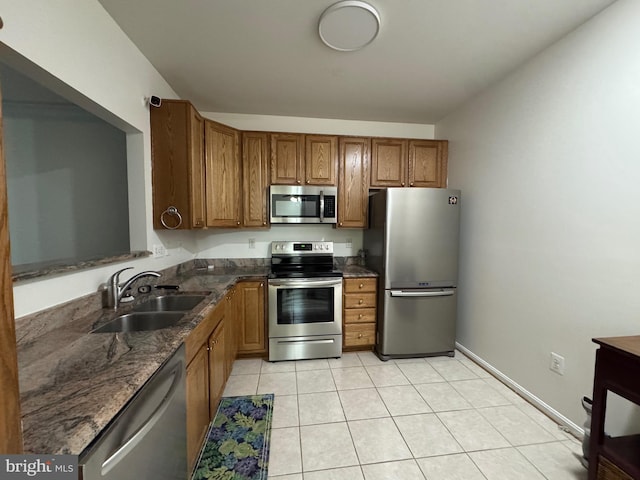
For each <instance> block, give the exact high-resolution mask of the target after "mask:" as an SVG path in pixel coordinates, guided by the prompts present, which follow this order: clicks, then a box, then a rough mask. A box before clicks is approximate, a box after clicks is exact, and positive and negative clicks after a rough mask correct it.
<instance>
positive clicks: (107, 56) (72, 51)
mask: <svg viewBox="0 0 640 480" xmlns="http://www.w3.org/2000/svg"><path fill="white" fill-rule="evenodd" d="M0 11H1V12H2V19H3V21H4V27H3V29H2V33H1V35H0V40H1V41H2V44H1V45H0V54H2V57H3V59H4V60H11V62H9V63H10V64H11V65H12V66H14V68H16V67H17V66H18V65H16V62H17V63H18V64H20V67H24V68H26V69H27V70H32V71H33V70H38V69H34V68H31V67H29V65H27V64H28V63H29V62H32V63H33V64H36V65H38V66H39V67H41V68H42V69H44V70H45V71H46V72H48V73H49V74H51V75H52V76H53V77H52V78H54V79H56V80H57V81H58V82H59V84H58V85H48V86H49V87H50V88H52V89H53V90H54V91H56V93H62V94H63V96H65V97H67V98H69V97H71V98H70V99H71V100H72V101H74V102H75V103H78V104H79V105H80V106H82V107H84V108H86V109H87V110H89V111H92V112H93V113H96V114H97V115H98V116H101V117H102V118H105V119H106V120H107V121H110V122H112V123H114V124H116V125H117V126H119V127H120V128H122V129H124V130H125V131H127V132H128V137H127V152H128V155H129V158H128V165H127V170H128V175H129V202H130V207H129V208H130V212H129V216H130V230H131V237H132V244H131V246H132V248H133V249H141V248H142V249H144V248H150V246H151V245H152V244H154V243H159V242H160V240H159V239H158V236H157V235H156V233H155V232H154V231H153V228H152V222H151V211H152V208H151V198H152V197H151V151H150V145H151V142H150V136H149V131H150V130H149V128H150V127H149V112H148V109H147V107H146V105H145V102H144V97H147V96H149V95H150V94H154V95H158V96H161V97H164V98H176V97H177V96H176V94H175V92H174V91H173V90H172V89H171V88H170V86H169V85H168V84H167V83H166V82H165V81H164V79H163V78H162V77H161V76H160V75H159V74H158V72H157V71H156V70H155V68H154V67H153V66H152V65H151V64H150V63H149V61H148V60H147V59H146V58H145V57H144V56H143V55H142V54H141V53H140V51H139V50H138V49H137V48H136V47H135V46H134V45H133V43H132V42H131V41H130V40H129V38H128V37H127V36H126V35H125V34H124V33H123V32H122V30H120V28H119V27H118V26H117V25H116V23H115V22H114V21H113V20H112V19H111V17H110V16H109V15H108V14H107V13H106V11H105V10H104V9H103V8H102V6H101V5H100V3H99V2H98V1H97V0H58V1H56V2H51V1H48V0H22V1H19V2H16V1H14V0H0ZM22 57H24V58H26V61H25V60H24V58H22ZM25 65H26V66H25ZM17 69H18V70H21V68H17ZM22 71H24V70H23V69H22ZM47 77H48V76H47ZM48 80H50V78H48ZM54 83H55V82H54ZM176 237H177V236H176V235H174V238H176ZM177 243H181V242H177ZM187 243H188V241H187ZM170 254H171V255H170V256H168V257H163V258H160V259H144V260H137V261H132V262H127V265H131V266H135V268H136V270H135V271H139V270H142V269H146V268H155V269H160V268H164V267H165V266H170V265H173V264H175V263H179V262H181V261H184V260H185V259H187V258H192V257H193V253H192V252H190V251H188V250H186V249H183V248H175V249H173V250H171V251H170ZM116 268H117V266H114V265H112V266H109V267H104V268H96V269H91V270H86V271H82V272H79V273H75V274H70V275H64V276H59V277H55V278H51V279H48V280H41V281H34V282H26V283H20V284H18V285H17V286H15V287H14V302H15V314H16V317H20V316H22V315H26V314H28V313H32V312H35V311H38V310H41V309H43V308H46V307H49V306H52V305H56V304H59V303H63V302H65V301H68V300H70V299H73V298H76V297H79V296H81V295H85V294H88V293H91V292H95V291H96V290H97V288H98V285H99V284H100V283H101V282H103V281H105V280H106V278H107V277H108V275H109V274H110V273H111V272H113V271H114V270H115V269H116Z"/></svg>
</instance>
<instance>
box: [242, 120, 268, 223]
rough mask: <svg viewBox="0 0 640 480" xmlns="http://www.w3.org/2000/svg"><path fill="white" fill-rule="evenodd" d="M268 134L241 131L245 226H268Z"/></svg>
mask: <svg viewBox="0 0 640 480" xmlns="http://www.w3.org/2000/svg"><path fill="white" fill-rule="evenodd" d="M268 161H269V134H267V133H264V132H243V134H242V185H243V192H242V193H243V199H244V201H243V202H242V203H243V209H244V212H243V213H244V215H243V216H242V217H243V223H242V224H243V225H244V226H245V227H267V226H268V219H269V217H268V204H267V203H268V200H267V193H268V190H269V170H268Z"/></svg>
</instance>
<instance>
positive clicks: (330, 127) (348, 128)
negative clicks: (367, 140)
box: [201, 112, 436, 140]
mask: <svg viewBox="0 0 640 480" xmlns="http://www.w3.org/2000/svg"><path fill="white" fill-rule="evenodd" d="M201 113H202V115H203V116H204V117H206V118H209V119H211V120H215V121H217V122H220V123H224V124H225V125H229V126H232V127H234V128H237V129H239V130H262V131H270V132H291V133H317V134H327V135H352V136H366V137H398V138H422V139H427V140H432V139H434V138H436V137H435V136H434V135H435V125H430V124H419V123H392V122H370V121H358V120H338V119H328V118H306V117H285V116H277V115H248V114H242V113H219V112H201Z"/></svg>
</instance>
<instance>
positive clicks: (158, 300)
mask: <svg viewBox="0 0 640 480" xmlns="http://www.w3.org/2000/svg"><path fill="white" fill-rule="evenodd" d="M205 297H206V296H205V295H162V296H159V297H153V298H150V299H149V301H148V302H145V303H142V304H140V305H138V306H137V307H134V308H133V311H134V312H188V311H189V310H191V309H192V308H193V307H195V306H196V305H198V304H199V303H200V302H201V301H202V300H204V299H205Z"/></svg>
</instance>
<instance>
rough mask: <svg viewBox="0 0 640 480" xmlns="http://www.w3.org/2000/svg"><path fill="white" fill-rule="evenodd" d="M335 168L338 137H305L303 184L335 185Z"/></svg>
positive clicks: (336, 166) (336, 165) (336, 164)
mask: <svg viewBox="0 0 640 480" xmlns="http://www.w3.org/2000/svg"><path fill="white" fill-rule="evenodd" d="M337 168H338V137H336V136H332V135H305V142H304V169H305V182H306V183H307V184H308V185H335V184H336V170H337Z"/></svg>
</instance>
